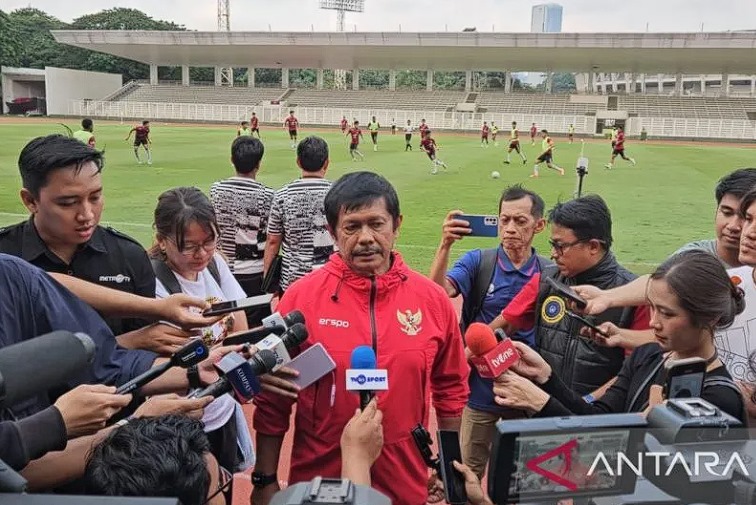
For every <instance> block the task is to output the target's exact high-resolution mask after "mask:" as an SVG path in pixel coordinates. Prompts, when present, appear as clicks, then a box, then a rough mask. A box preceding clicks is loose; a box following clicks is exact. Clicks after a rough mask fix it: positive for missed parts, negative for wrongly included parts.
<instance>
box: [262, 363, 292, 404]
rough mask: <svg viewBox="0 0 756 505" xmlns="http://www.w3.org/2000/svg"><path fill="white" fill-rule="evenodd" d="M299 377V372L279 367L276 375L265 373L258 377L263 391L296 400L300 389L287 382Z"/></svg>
mask: <svg viewBox="0 0 756 505" xmlns="http://www.w3.org/2000/svg"><path fill="white" fill-rule="evenodd" d="M297 376H299V371H298V370H294V369H293V368H289V367H285V366H283V367H281V368H279V369H278V370H277V371H276V373H266V374H265V375H261V376H260V377H258V378H259V379H260V385H261V387H262V389H263V390H264V391H270V392H271V393H275V394H277V395H281V396H283V397H286V398H291V399H292V400H296V399H297V398H298V396H299V390H300V387H299V386H297V385H296V384H294V383H293V382H291V381H290V380H287V379H286V378H287V377H289V378H294V377H297Z"/></svg>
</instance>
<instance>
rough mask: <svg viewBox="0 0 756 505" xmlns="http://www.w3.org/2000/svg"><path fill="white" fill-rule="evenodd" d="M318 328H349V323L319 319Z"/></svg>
mask: <svg viewBox="0 0 756 505" xmlns="http://www.w3.org/2000/svg"><path fill="white" fill-rule="evenodd" d="M318 324H319V325H320V326H330V327H332V328H349V321H342V320H340V319H328V318H325V317H324V318H321V319H320V320H319V321H318Z"/></svg>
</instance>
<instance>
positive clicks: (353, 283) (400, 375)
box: [254, 253, 469, 505]
mask: <svg viewBox="0 0 756 505" xmlns="http://www.w3.org/2000/svg"><path fill="white" fill-rule="evenodd" d="M294 309H298V310H301V311H302V313H303V314H304V316H305V321H306V326H307V331H308V332H309V338H308V340H307V341H306V342H305V343H304V344H303V345H302V347H301V349H300V350H304V349H306V348H307V347H309V346H311V345H313V344H315V343H318V342H320V343H322V344H323V346H324V347H325V348H326V349H327V351H328V353H329V354H330V355H331V357H332V358H333V360H334V361H335V362H336V370H335V373H333V374H331V375H326V376H325V377H323V378H322V379H320V380H319V381H318V382H316V383H315V384H313V385H312V386H310V387H308V388H306V389H304V390H302V391H301V392H300V394H299V399H298V400H297V410H296V417H295V424H296V431H295V434H294V447H293V449H292V456H291V474H290V478H289V481H290V483H296V482H301V481H307V480H310V479H312V478H314V477H316V476H323V477H340V475H341V450H340V448H339V441H340V439H341V432H342V430H343V428H344V426H345V425H346V423H347V422H348V421H349V419H351V417H352V416H353V415H354V411H355V409H356V408H358V407H359V395H357V394H355V393H351V392H348V391H347V390H346V375H345V370H346V369H348V368H349V365H350V358H351V354H352V350H353V349H354V348H355V347H357V346H360V345H372V346H373V348H374V349H376V355H377V358H378V362H377V368H382V369H387V370H388V383H389V390H388V391H384V392H379V393H378V407H379V408H380V409H381V410H382V411H383V430H384V431H383V433H384V447H383V452H382V453H381V456H380V457H379V458H378V460H377V461H376V462H375V465H374V466H373V469H372V479H373V481H372V484H373V487H375V488H376V489H379V490H380V491H381V492H383V493H385V494H387V495H388V496H389V497H390V498H391V500H392V503H394V505H420V504H424V503H425V501H426V498H427V490H426V483H427V480H428V470H427V468H426V466H425V464H424V462H423V460H422V457H421V456H420V453H419V451H418V450H417V448H416V447H415V445H414V442H413V440H412V435H411V434H410V430H411V429H412V428H413V427H414V426H415V425H416V424H417V423H420V422H422V423H423V424H424V425H425V426H426V427H427V426H428V418H429V412H430V398H431V393H432V396H433V406H434V407H435V409H436V412H437V414H438V416H439V417H441V418H450V417H459V416H461V415H462V409H463V407H464V405H465V402H466V401H467V397H468V393H469V391H468V386H467V376H468V374H469V366H468V364H467V361H466V360H465V353H464V346H463V343H462V337H461V335H460V332H459V326H458V323H457V317H456V314H455V312H454V308H453V307H452V305H451V302H450V301H449V298H448V297H447V295H446V293H445V292H444V291H443V290H442V289H441V288H440V287H439V286H437V285H436V284H434V283H433V282H432V281H431V280H429V279H428V278H426V277H424V276H422V275H420V274H418V273H416V272H413V271H412V270H410V269H409V267H407V265H406V264H405V263H404V261H402V258H401V256H400V255H399V254H398V253H393V264H392V266H391V269H390V270H389V271H388V272H387V273H386V274H384V275H381V276H378V277H374V278H370V277H361V276H359V275H357V274H356V273H354V272H352V271H351V270H350V269H349V268H348V267H347V265H346V264H345V263H344V261H343V260H342V259H341V257H340V256H339V254H338V253H335V254H333V255H332V256H331V258H330V260H329V262H328V263H327V264H326V265H325V266H323V267H322V268H321V269H318V270H315V271H314V272H312V273H310V274H309V275H307V276H305V277H304V278H302V279H300V280H299V281H297V282H296V283H294V284H293V285H292V286H291V288H289V290H288V291H286V294H285V295H284V297H283V299H282V300H281V303H280V304H279V305H278V310H279V311H280V312H281V313H287V312H289V311H291V310H294ZM334 384H335V388H334ZM292 403H293V402H292V401H289V400H286V399H284V398H282V397H280V396H277V395H272V394H270V393H263V394H260V395H258V396H256V397H255V404H256V406H257V409H256V410H255V416H254V427H255V430H257V431H258V432H260V433H263V434H267V435H278V436H282V435H284V434H285V433H286V431H287V430H288V429H289V416H290V413H291V407H292Z"/></svg>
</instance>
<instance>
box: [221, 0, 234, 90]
mask: <svg viewBox="0 0 756 505" xmlns="http://www.w3.org/2000/svg"><path fill="white" fill-rule="evenodd" d="M230 3H231V0H218V31H219V32H230V31H231V9H230ZM220 81H221V85H222V86H233V85H234V69H233V68H230V67H228V68H221V69H220Z"/></svg>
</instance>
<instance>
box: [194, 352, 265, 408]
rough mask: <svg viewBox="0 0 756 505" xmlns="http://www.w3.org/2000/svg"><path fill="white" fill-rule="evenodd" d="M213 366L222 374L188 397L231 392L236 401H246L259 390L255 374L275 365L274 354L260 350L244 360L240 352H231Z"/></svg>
mask: <svg viewBox="0 0 756 505" xmlns="http://www.w3.org/2000/svg"><path fill="white" fill-rule="evenodd" d="M215 366H216V367H217V368H218V370H219V371H220V372H221V374H223V376H222V377H221V378H220V379H218V380H217V381H215V382H213V383H212V384H210V385H209V386H207V387H206V388H205V389H202V390H200V391H197V392H196V393H194V394H192V395H190V398H204V397H206V396H212V397H213V398H218V397H219V396H222V395H224V394H226V393H231V392H233V393H234V397H235V398H236V401H238V402H239V403H247V402H249V401H250V400H251V399H252V397H253V396H254V395H255V394H257V393H259V392H260V383H259V382H258V381H257V376H258V375H263V374H266V373H268V372H270V371H272V370H273V367H274V366H276V356H275V354H273V352H272V351H268V350H262V351H258V352H257V353H255V354H254V355H253V356H252V357H251V358H250V359H249V360H245V359H244V357H242V355H241V354H239V353H236V352H232V353H230V354H226V355H225V356H224V357H223V359H221V360H220V361H219V362H218V363H217V364H216V365H215Z"/></svg>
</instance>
